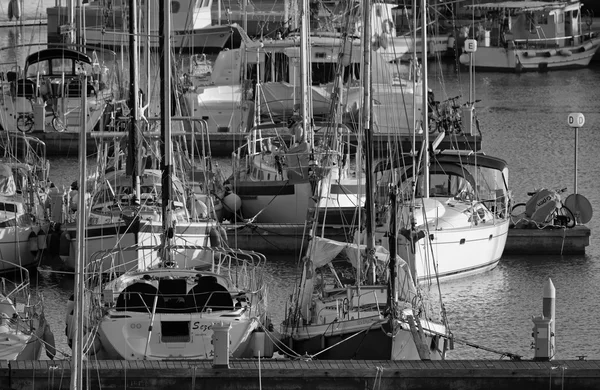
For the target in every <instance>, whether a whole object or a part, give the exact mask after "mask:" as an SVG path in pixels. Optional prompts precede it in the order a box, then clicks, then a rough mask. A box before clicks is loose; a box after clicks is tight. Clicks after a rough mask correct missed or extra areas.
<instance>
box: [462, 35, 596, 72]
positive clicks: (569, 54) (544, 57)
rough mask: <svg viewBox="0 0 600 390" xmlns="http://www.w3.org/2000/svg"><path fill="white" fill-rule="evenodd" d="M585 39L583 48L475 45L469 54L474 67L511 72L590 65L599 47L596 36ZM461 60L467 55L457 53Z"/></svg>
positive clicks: (463, 62)
mask: <svg viewBox="0 0 600 390" xmlns="http://www.w3.org/2000/svg"><path fill="white" fill-rule="evenodd" d="M588 42H589V44H590V45H589V47H588V49H585V48H584V45H578V46H569V47H563V48H560V49H547V48H545V49H528V50H522V49H505V48H504V47H479V48H477V52H476V53H475V55H474V56H473V65H474V66H475V68H476V69H485V70H504V71H511V72H513V71H515V72H522V71H540V70H554V69H567V68H583V67H586V66H588V65H589V64H590V61H591V60H592V57H593V56H594V54H595V53H596V51H597V50H598V47H600V39H593V40H590V41H588ZM461 63H462V64H464V65H468V64H469V59H468V56H465V55H463V56H461Z"/></svg>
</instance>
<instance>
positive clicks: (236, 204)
mask: <svg viewBox="0 0 600 390" xmlns="http://www.w3.org/2000/svg"><path fill="white" fill-rule="evenodd" d="M223 206H225V210H227V211H230V212H232V213H235V212H236V211H238V210H239V209H240V208H241V207H242V199H241V198H240V197H239V196H238V195H237V194H234V193H233V192H230V193H229V194H227V195H225V197H223Z"/></svg>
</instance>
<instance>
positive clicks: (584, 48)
mask: <svg viewBox="0 0 600 390" xmlns="http://www.w3.org/2000/svg"><path fill="white" fill-rule="evenodd" d="M592 47H594V44H593V43H592V42H586V43H584V44H583V46H582V47H581V48H582V49H583V51H586V50H590V49H591V48H592Z"/></svg>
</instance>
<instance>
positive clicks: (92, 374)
mask: <svg viewBox="0 0 600 390" xmlns="http://www.w3.org/2000/svg"><path fill="white" fill-rule="evenodd" d="M212 364H213V362H212V360H196V361H194V360H192V361H148V360H146V361H121V360H119V361H113V360H108V361H87V362H84V363H83V375H84V378H83V380H84V382H83V383H84V384H86V386H85V388H87V389H177V388H178V389H247V390H252V389H282V390H292V389H307V390H308V389H310V390H320V389H328V390H329V389H345V390H351V389H356V390H365V389H378V390H386V389H390V390H391V389H394V390H403V389H430V390H436V389H444V390H447V389H463V390H464V389H467V390H468V389H486V390H496V389H502V390H521V389H523V390H525V389H526V390H536V389H540V390H547V389H578V390H587V389H589V390H592V389H594V390H597V389H599V388H600V361H583V360H560V361H558V360H557V361H549V362H548V361H546V362H535V361H508V360H498V361H495V360H445V361H365V360H343V361H340V360H333V361H302V360H294V361H291V360H275V359H263V360H261V361H260V362H259V361H258V360H232V361H230V362H229V368H213V366H212ZM70 378H71V364H70V362H69V361H67V360H58V361H49V360H42V361H3V362H0V388H2V389H67V388H69V382H70Z"/></svg>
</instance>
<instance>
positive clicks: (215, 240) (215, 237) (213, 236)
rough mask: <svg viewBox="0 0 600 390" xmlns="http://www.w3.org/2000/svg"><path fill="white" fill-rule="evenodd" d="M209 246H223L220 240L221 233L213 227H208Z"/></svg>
mask: <svg viewBox="0 0 600 390" xmlns="http://www.w3.org/2000/svg"><path fill="white" fill-rule="evenodd" d="M209 236H210V246H212V247H213V248H220V247H222V246H223V242H222V240H221V233H220V232H219V230H218V229H217V228H215V227H213V228H211V229H210V234H209Z"/></svg>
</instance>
